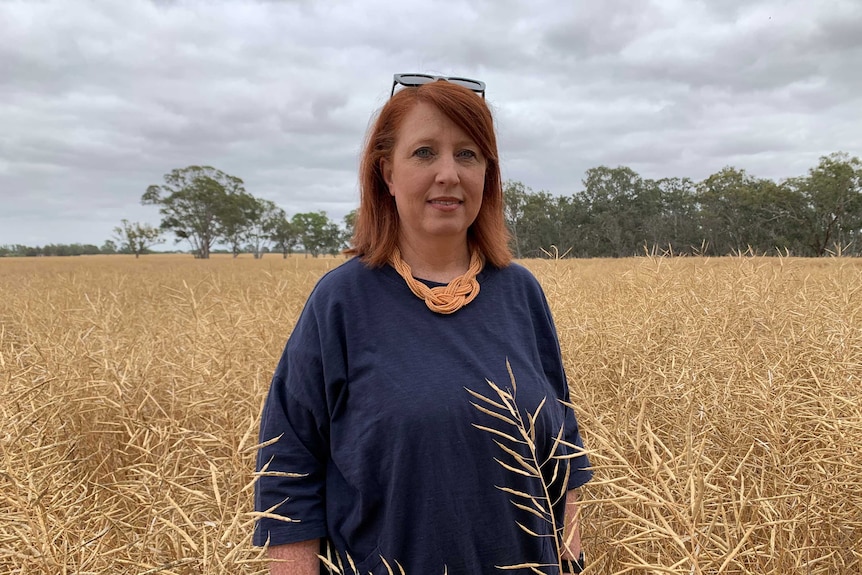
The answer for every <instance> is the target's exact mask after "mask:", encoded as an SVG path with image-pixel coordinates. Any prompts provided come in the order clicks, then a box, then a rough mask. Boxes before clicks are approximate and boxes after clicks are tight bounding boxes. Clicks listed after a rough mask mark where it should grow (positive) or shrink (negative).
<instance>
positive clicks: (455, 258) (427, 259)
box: [398, 238, 470, 284]
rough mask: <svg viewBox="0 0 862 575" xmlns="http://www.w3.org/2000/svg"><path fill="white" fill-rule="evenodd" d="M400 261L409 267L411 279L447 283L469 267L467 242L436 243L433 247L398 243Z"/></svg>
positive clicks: (406, 242)
mask: <svg viewBox="0 0 862 575" xmlns="http://www.w3.org/2000/svg"><path fill="white" fill-rule="evenodd" d="M398 248H399V249H400V250H401V259H403V260H404V261H405V262H406V263H407V265H409V266H410V270H411V271H412V274H413V277H415V278H419V279H423V280H428V281H432V282H439V283H444V284H445V283H449V282H450V281H452V280H453V279H455V278H456V277H458V276H460V275H463V274H464V273H465V272H466V271H467V269H468V268H469V267H470V250H469V248H468V247H467V240H466V238H464V240H463V241H459V242H436V243H435V244H434V245H433V246H430V247H429V246H426V245H422V246H417V245H416V244H415V243H414V242H410V241H405V240H404V239H403V238H402V239H401V241H399V242H398Z"/></svg>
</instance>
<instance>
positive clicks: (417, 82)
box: [389, 74, 485, 100]
mask: <svg viewBox="0 0 862 575" xmlns="http://www.w3.org/2000/svg"><path fill="white" fill-rule="evenodd" d="M392 78H393V79H392V92H391V93H390V94H389V97H390V98H391V97H392V96H394V95H395V86H397V85H398V84H401V85H402V86H406V87H408V88H415V87H416V86H421V85H422V84H428V83H430V82H436V81H437V80H445V81H447V82H452V83H453V84H456V85H458V86H461V87H463V88H467V89H468V90H473V91H474V92H476V93H477V94H481V96H482V99H483V100H484V99H485V82H481V81H479V80H473V79H470V78H457V77H454V76H432V75H430V74H395V75H394V76H393V77H392Z"/></svg>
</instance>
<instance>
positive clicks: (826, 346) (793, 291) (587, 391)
mask: <svg viewBox="0 0 862 575" xmlns="http://www.w3.org/2000/svg"><path fill="white" fill-rule="evenodd" d="M341 261H343V260H341V259H331V258H321V259H311V258H304V257H302V256H293V257H290V258H288V259H286V260H283V259H281V257H279V256H274V255H268V256H266V257H265V258H264V259H263V260H253V259H250V258H242V257H241V258H239V259H236V260H234V259H232V258H230V257H215V258H213V259H211V260H193V259H192V258H190V257H189V256H162V255H153V256H145V257H143V258H141V259H140V260H135V259H134V258H132V257H125V256H106V257H100V256H96V257H89V258H65V259H64V258H56V259H54V258H40V259H26V260H16V259H9V260H0V573H3V574H5V573H20V574H56V573H76V574H85V573H135V574H139V575H140V574H144V573H177V574H215V573H231V574H242V573H247V574H248V573H264V572H265V570H266V564H265V562H264V561H263V559H262V556H261V553H260V552H259V550H258V549H255V548H253V547H251V545H250V534H251V522H252V520H253V518H252V516H251V515H250V512H251V510H252V500H251V494H252V490H253V489H252V485H253V480H254V477H253V474H252V472H253V467H254V455H255V444H256V442H257V418H258V414H259V411H260V407H261V403H262V401H263V397H264V394H265V392H266V389H267V387H268V385H269V378H270V376H271V374H272V370H273V369H274V367H275V364H276V362H277V359H278V357H279V355H280V353H281V350H282V347H283V345H284V342H285V340H286V338H287V336H288V335H289V333H290V330H291V327H292V325H293V323H294V322H295V320H296V317H297V315H298V314H299V312H300V311H301V309H302V306H303V304H304V301H305V298H306V296H307V295H308V293H309V291H310V290H311V288H312V287H313V285H314V283H315V281H316V280H317V278H319V277H320V275H321V274H322V273H323V272H324V271H325V270H327V269H330V268H332V267H334V266H336V265H338V264H339V263H340V262H341ZM524 263H525V265H527V266H528V267H530V268H531V269H532V270H533V271H534V273H535V274H536V275H537V277H539V279H540V281H541V282H542V284H543V285H544V286H545V289H546V292H547V294H548V299H549V301H550V303H551V306H552V308H553V310H554V313H555V319H556V322H557V328H558V330H559V333H560V340H561V344H562V348H563V354H564V359H565V362H566V368H567V372H568V374H569V378H570V385H571V389H572V400H573V402H574V403H575V405H576V407H577V413H578V418H579V421H580V423H581V426H582V431H583V435H584V439H585V441H586V443H587V447H588V448H589V449H590V451H591V458H592V461H593V463H594V464H595V466H596V478H595V479H594V481H593V482H592V483H590V484H589V485H588V486H586V487H585V488H584V490H583V498H584V505H583V515H584V519H583V531H584V541H585V546H586V549H587V553H588V558H589V562H590V567H589V568H588V570H587V572H588V573H590V572H592V573H596V574H612V573H617V574H622V573H643V574H646V573H663V574H680V575H683V574H686V575H688V574H698V573H703V574H717V573H727V574H743V573H744V574H763V573H769V574H776V575H778V574H781V575H784V574H791V573H799V574H806V575H807V574H824V575H825V574H843V573H847V574H851V573H853V574H855V573H859V572H862V261H859V260H854V259H828V260H826V259H820V260H802V259H790V258H726V259H697V258H680V259H664V258H637V259H625V260H531V261H526V262H524ZM479 297H481V295H480V296H479ZM477 376H478V377H481V374H477ZM488 536H489V537H493V533H490V534H488ZM408 575H409V574H408Z"/></svg>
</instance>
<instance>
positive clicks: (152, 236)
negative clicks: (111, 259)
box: [114, 220, 162, 258]
mask: <svg viewBox="0 0 862 575" xmlns="http://www.w3.org/2000/svg"><path fill="white" fill-rule="evenodd" d="M122 224H123V225H122V226H117V227H115V228H114V237H115V239H116V240H117V242H118V243H119V244H120V251H122V252H125V253H129V254H135V258H138V257H140V256H141V254H144V253H147V249H148V248H149V247H150V246H153V245H155V244H158V243H161V242H162V240H161V239H160V238H159V236H160V235H161V232H160V231H159V230H158V229H156V228H154V227H153V226H151V225H150V224H142V223H139V222H130V221H129V220H122Z"/></svg>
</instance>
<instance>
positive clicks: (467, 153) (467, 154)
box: [458, 150, 478, 159]
mask: <svg viewBox="0 0 862 575" xmlns="http://www.w3.org/2000/svg"><path fill="white" fill-rule="evenodd" d="M458 157H459V158H468V159H471V158H476V157H478V154H477V153H476V152H474V151H473V150H461V151H460V152H458Z"/></svg>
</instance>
